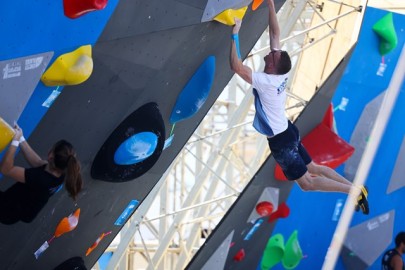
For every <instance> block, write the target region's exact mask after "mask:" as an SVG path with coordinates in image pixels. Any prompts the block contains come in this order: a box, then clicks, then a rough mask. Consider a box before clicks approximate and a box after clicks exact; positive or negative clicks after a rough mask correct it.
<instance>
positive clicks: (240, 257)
mask: <svg viewBox="0 0 405 270" xmlns="http://www.w3.org/2000/svg"><path fill="white" fill-rule="evenodd" d="M245 255H246V254H245V250H244V249H243V248H242V249H240V250H239V251H238V252H237V253H236V255H235V256H233V260H234V261H237V262H240V261H242V260H243V259H244V258H245Z"/></svg>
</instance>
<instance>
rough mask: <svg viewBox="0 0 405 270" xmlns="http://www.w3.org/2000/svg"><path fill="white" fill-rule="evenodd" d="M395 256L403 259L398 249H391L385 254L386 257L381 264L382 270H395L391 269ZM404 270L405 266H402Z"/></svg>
mask: <svg viewBox="0 0 405 270" xmlns="http://www.w3.org/2000/svg"><path fill="white" fill-rule="evenodd" d="M395 255H398V256H400V257H401V254H399V252H398V251H397V250H396V249H390V250H388V251H387V252H385V253H384V256H383V257H382V262H381V269H382V270H393V269H394V268H392V267H391V259H392V257H394V256H395ZM401 259H402V257H401ZM402 270H405V268H404V265H403V264H402Z"/></svg>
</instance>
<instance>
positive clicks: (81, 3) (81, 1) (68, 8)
mask: <svg viewBox="0 0 405 270" xmlns="http://www.w3.org/2000/svg"><path fill="white" fill-rule="evenodd" d="M107 2H108V0H63V9H64V13H65V16H66V17H68V18H71V19H76V18H78V17H80V16H83V15H85V14H87V13H89V12H92V11H95V10H101V9H104V8H105V7H106V6H107Z"/></svg>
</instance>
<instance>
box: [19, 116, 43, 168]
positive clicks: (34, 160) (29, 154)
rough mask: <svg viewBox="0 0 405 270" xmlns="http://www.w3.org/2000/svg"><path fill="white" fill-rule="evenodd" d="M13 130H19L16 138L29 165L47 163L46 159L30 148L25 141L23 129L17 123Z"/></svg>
mask: <svg viewBox="0 0 405 270" xmlns="http://www.w3.org/2000/svg"><path fill="white" fill-rule="evenodd" d="M15 130H16V132H17V131H20V132H21V135H20V137H19V138H18V141H19V142H20V148H21V151H22V153H23V155H24V158H25V160H26V161H27V162H28V163H29V164H30V166H31V167H34V168H35V167H39V166H42V165H44V164H46V163H48V162H47V161H46V160H43V159H42V158H41V157H40V156H39V155H38V154H37V153H36V152H35V151H34V149H32V148H31V146H30V145H29V144H28V142H27V141H25V139H24V135H23V131H22V129H21V128H20V127H19V126H18V125H17V124H16V125H15Z"/></svg>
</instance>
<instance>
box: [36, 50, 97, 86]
mask: <svg viewBox="0 0 405 270" xmlns="http://www.w3.org/2000/svg"><path fill="white" fill-rule="evenodd" d="M92 71H93V59H92V58H91V45H85V46H81V47H79V48H78V49H76V50H74V51H73V52H70V53H66V54H62V55H61V56H59V57H58V58H57V59H56V60H55V61H54V62H53V63H52V65H51V67H50V68H48V69H47V71H46V72H45V73H44V74H43V75H42V77H41V81H42V82H43V83H44V84H45V85H47V86H59V85H76V84H80V83H82V82H84V81H86V80H87V79H88V78H89V77H90V75H91V73H92Z"/></svg>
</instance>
